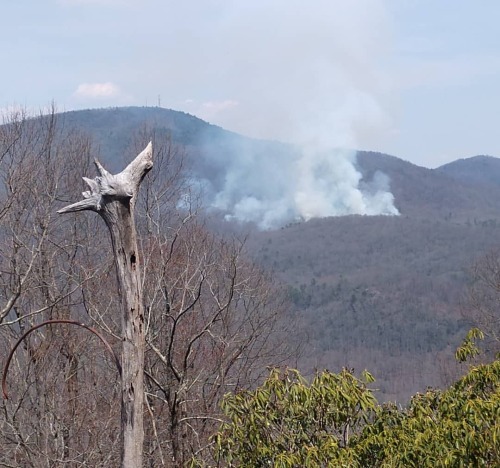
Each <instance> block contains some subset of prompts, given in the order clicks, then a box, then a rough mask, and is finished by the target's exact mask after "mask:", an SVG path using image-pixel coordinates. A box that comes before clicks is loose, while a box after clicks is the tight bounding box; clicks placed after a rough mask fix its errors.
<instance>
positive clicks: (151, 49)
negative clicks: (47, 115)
mask: <svg viewBox="0 0 500 468" xmlns="http://www.w3.org/2000/svg"><path fill="white" fill-rule="evenodd" d="M0 19H1V24H2V27H1V28H0V57H2V66H1V68H0V70H1V73H0V110H1V111H2V113H4V114H5V113H8V112H10V111H11V110H12V109H15V108H17V107H19V106H20V107H23V108H26V109H28V110H30V111H33V112H35V111H38V110H40V109H44V108H47V107H48V106H49V105H50V104H51V103H52V102H54V103H55V105H56V108H57V109H58V110H59V111H67V110H75V109H87V108H101V107H114V106H129V105H138V106H157V105H160V106H161V107H166V108H171V109H175V110H180V111H184V112H188V113H190V114H193V115H196V116H198V117H200V118H202V119H204V120H206V121H208V122H210V123H213V124H216V125H220V126H222V127H224V128H226V129H228V130H233V131H236V132H238V133H241V134H244V135H248V136H252V137H256V138H265V139H275V140H281V141H287V142H292V143H299V144H302V145H307V146H308V147H309V148H311V147H314V148H316V149H318V150H324V149H325V148H328V147H350V148H356V149H363V150H373V151H380V152H384V153H388V154H392V155H394V156H397V157H400V158H402V159H405V160H408V161H411V162H413V163H415V164H418V165H421V166H425V167H431V168H432V167H438V166H440V165H442V164H444V163H447V162H450V161H453V160H455V159H459V158H463V157H470V156H474V155H478V154H489V155H494V156H500V138H499V137H498V129H497V128H498V125H499V124H498V121H497V117H498V114H499V110H500V28H499V27H498V22H499V20H500V2H498V1H497V0H478V1H474V2H472V1H470V0H441V1H436V0H307V1H305V0H302V1H299V0H252V1H250V0H232V1H230V0H183V1H182V2H181V1H172V0H140V1H139V0H16V1H4V2H2V3H1V5H0Z"/></svg>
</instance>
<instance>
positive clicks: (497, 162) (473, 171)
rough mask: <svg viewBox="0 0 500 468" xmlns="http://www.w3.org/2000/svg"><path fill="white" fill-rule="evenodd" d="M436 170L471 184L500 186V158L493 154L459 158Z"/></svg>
mask: <svg viewBox="0 0 500 468" xmlns="http://www.w3.org/2000/svg"><path fill="white" fill-rule="evenodd" d="M436 172H438V173H440V174H446V175H447V176H449V177H451V178H453V179H455V180H459V181H461V182H465V183H468V184H471V185H479V184H482V185H492V186H496V187H499V186H500V159H499V158H494V157H493V156H474V157H472V158H467V159H459V160H457V161H453V162H451V163H449V164H445V165H444V166H441V167H439V168H437V169H436Z"/></svg>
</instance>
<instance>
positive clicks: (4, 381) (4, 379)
mask: <svg viewBox="0 0 500 468" xmlns="http://www.w3.org/2000/svg"><path fill="white" fill-rule="evenodd" d="M54 323H67V324H69V325H76V326H78V327H82V328H85V329H86V330H88V331H89V332H91V333H93V334H94V335H96V336H97V338H99V339H100V340H101V342H102V343H103V344H104V346H105V347H106V349H107V350H108V351H109V353H110V354H111V356H112V357H113V360H114V361H115V364H116V368H117V369H118V372H119V374H120V375H121V374H122V366H121V364H120V360H119V359H118V356H117V355H116V354H115V352H114V351H113V348H112V347H111V345H110V344H109V343H108V342H107V341H106V339H105V338H104V337H103V336H102V335H101V334H100V333H99V332H98V331H97V330H94V329H93V328H92V327H89V326H88V325H85V324H84V323H80V322H77V321H75V320H65V319H57V320H47V321H45V322H42V323H40V324H38V325H36V326H34V327H31V328H30V329H29V330H28V331H27V332H26V333H24V335H23V336H21V338H19V339H18V340H17V342H16V344H15V345H14V347H13V348H12V350H11V352H10V354H9V357H8V358H7V361H6V362H5V367H4V370H3V375H2V392H3V397H4V399H5V400H7V399H8V396H7V372H8V371H9V366H10V361H11V360H12V357H13V356H14V353H15V351H16V349H17V347H18V346H19V345H20V344H21V343H22V341H23V340H24V339H25V338H26V337H27V336H28V335H29V334H30V333H32V332H34V331H35V330H38V329H39V328H41V327H44V326H45V325H52V324H54Z"/></svg>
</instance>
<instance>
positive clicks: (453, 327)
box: [61, 107, 500, 401]
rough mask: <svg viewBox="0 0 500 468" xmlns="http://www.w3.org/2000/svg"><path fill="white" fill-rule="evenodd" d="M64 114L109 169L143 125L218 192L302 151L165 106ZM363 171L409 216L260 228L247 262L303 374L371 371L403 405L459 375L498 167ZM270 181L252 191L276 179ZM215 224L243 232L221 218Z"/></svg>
mask: <svg viewBox="0 0 500 468" xmlns="http://www.w3.org/2000/svg"><path fill="white" fill-rule="evenodd" d="M61 118H62V119H63V121H64V124H65V125H68V126H74V127H77V128H78V129H81V130H83V131H85V132H87V133H89V134H90V135H92V137H93V138H94V139H95V141H96V142H97V144H98V146H99V148H100V153H101V156H102V158H103V159H104V160H106V161H107V163H108V165H109V166H110V167H111V168H112V169H113V164H116V165H119V163H118V162H119V161H121V157H122V156H121V155H122V153H123V152H124V151H125V150H126V148H127V147H129V146H130V145H131V143H132V140H133V135H134V133H136V132H137V130H138V129H140V128H142V127H148V128H149V129H150V130H153V131H154V132H156V133H157V134H158V133H163V134H168V135H170V136H171V138H172V141H173V142H174V143H175V144H176V145H178V147H179V148H182V150H183V151H184V152H185V154H186V157H187V160H188V164H187V167H188V170H189V171H190V174H191V177H192V178H193V179H197V178H201V179H203V180H205V181H208V182H209V184H208V185H209V186H210V190H211V191H213V192H217V191H218V190H219V189H221V187H223V186H226V185H227V184H228V180H227V178H228V176H227V168H228V167H231V168H233V169H234V168H238V164H239V162H240V161H243V160H245V159H247V160H248V156H249V155H251V156H252V159H251V160H252V161H256V160H259V161H267V160H272V159H273V158H281V160H283V158H286V157H287V155H292V154H294V152H295V151H297V149H296V148H294V147H292V146H291V145H287V144H283V143H280V142H272V141H261V140H253V139H250V138H246V137H244V136H241V135H238V134H235V133H232V132H228V131H226V130H224V129H222V128H220V127H217V126H214V125H210V124H208V123H206V122H204V121H202V120H200V119H198V118H196V117H194V116H191V115H188V114H185V113H182V112H176V111H172V110H167V109H160V108H134V107H131V108H116V109H103V110H102V109H101V110H87V111H74V112H67V113H64V114H62V115H61ZM355 164H356V168H357V170H358V171H359V173H360V175H361V181H360V185H361V186H362V185H364V184H366V185H369V184H370V183H371V181H373V180H374V178H375V177H376V174H378V173H383V174H385V175H386V176H388V180H389V186H390V191H391V193H392V194H393V196H394V205H395V206H396V208H397V209H398V210H399V213H400V216H360V215H351V216H340V217H328V218H323V219H311V220H309V221H307V222H303V221H299V220H296V221H292V222H289V223H288V224H287V225H285V226H282V227H280V228H278V229H272V230H266V231H259V230H255V229H251V225H245V226H244V227H243V228H242V229H250V230H251V231H252V232H251V235H250V237H249V240H248V245H247V250H248V253H249V255H250V256H252V258H253V259H254V260H255V261H256V262H258V263H259V264H260V265H262V267H263V268H265V269H266V270H268V271H270V272H272V273H273V274H274V275H275V277H276V278H277V279H278V280H279V281H281V282H282V283H283V284H284V287H285V288H286V289H287V291H288V295H289V297H290V300H291V303H292V305H291V308H290V311H289V313H290V316H291V317H293V318H295V319H296V320H297V321H298V323H299V324H300V325H299V328H298V329H297V333H296V334H295V336H291V337H290V339H291V340H296V339H297V340H305V342H306V346H305V353H304V356H303V357H302V359H301V361H300V362H299V363H298V364H299V366H300V367H301V369H302V370H303V372H304V373H307V372H310V371H312V370H313V369H315V368H324V367H327V368H330V369H332V370H336V369H338V368H339V367H341V366H348V367H355V368H357V369H358V370H362V369H363V368H367V369H368V370H370V371H371V372H372V373H373V374H375V376H376V377H377V381H378V385H379V393H380V396H381V398H383V399H396V400H398V401H404V400H405V399H406V398H408V397H409V396H410V395H411V394H414V393H415V392H416V391H422V390H425V388H426V386H427V385H432V386H440V385H444V384H447V383H449V380H450V379H451V378H453V377H454V376H455V373H456V372H457V369H456V365H455V362H454V358H453V354H454V350H455V348H456V347H457V345H458V344H459V343H460V341H461V340H462V339H463V337H464V336H465V333H466V331H467V329H468V328H469V327H470V325H471V322H470V319H469V317H468V314H469V311H468V310H467V308H466V307H465V306H464V302H463V299H464V294H465V292H466V289H467V285H468V284H469V283H470V281H471V277H470V272H469V270H470V267H471V265H472V264H473V262H474V261H476V260H477V259H478V258H480V257H481V256H482V255H484V254H486V253H487V252H488V251H490V250H491V249H493V248H495V247H496V246H498V245H499V244H500V222H499V221H500V216H499V213H500V160H499V159H496V158H492V157H486V156H478V157H474V158H469V159H465V160H459V161H455V162H453V163H450V164H447V165H445V166H442V167H440V168H438V169H427V168H423V167H419V166H416V165H414V164H411V163H409V162H407V161H404V160H402V159H399V158H397V157H394V156H389V155H385V154H380V153H374V152H358V154H357V159H356V163H355ZM247 168H248V166H246V167H245V168H242V169H241V171H244V170H247ZM267 175H269V174H267ZM270 175H271V178H269V177H264V174H263V176H262V179H261V180H256V181H255V182H254V183H255V184H265V183H268V181H269V180H272V175H273V174H270ZM249 187H250V188H248V190H249V191H250V192H251V188H252V186H251V185H249ZM271 188H272V187H271ZM271 188H269V190H270V189H271ZM211 196H212V198H210V197H209V196H208V195H207V198H206V199H207V200H211V199H213V193H212V194H211ZM217 219H219V218H217ZM214 226H217V229H219V230H227V231H230V230H232V229H236V228H235V227H234V225H232V224H231V223H229V222H224V221H221V220H219V221H217V222H216V223H214Z"/></svg>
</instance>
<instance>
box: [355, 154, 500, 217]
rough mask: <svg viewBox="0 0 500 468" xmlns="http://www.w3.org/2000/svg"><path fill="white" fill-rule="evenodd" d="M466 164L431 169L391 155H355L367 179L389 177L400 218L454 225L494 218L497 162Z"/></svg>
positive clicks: (498, 185)
mask: <svg viewBox="0 0 500 468" xmlns="http://www.w3.org/2000/svg"><path fill="white" fill-rule="evenodd" d="M490 160H491V161H490ZM466 161H468V162H467V163H466V164H461V161H457V162H454V163H451V164H448V165H447V166H443V167H441V168H439V169H434V170H433V169H426V168H424V167H419V166H416V165H414V164H411V163H408V162H406V161H403V160H401V159H398V158H395V157H393V156H387V155H384V154H380V153H371V152H364V151H360V152H358V165H359V168H360V171H361V172H362V174H363V175H364V176H366V177H368V178H371V177H372V176H373V173H374V172H375V171H382V172H383V173H385V174H387V175H388V176H389V178H390V181H391V191H392V193H393V195H394V198H395V204H396V206H397V207H398V208H399V211H400V212H401V214H402V215H403V216H410V217H414V216H417V217H426V218H438V219H447V220H451V221H454V222H467V221H470V222H472V221H474V219H475V220H476V221H479V220H483V221H484V220H487V219H494V218H497V217H498V216H499V213H500V210H499V205H498V201H499V200H500V159H495V158H488V164H485V163H484V160H482V159H476V158H472V159H471V160H466ZM474 174H476V175H475V176H474ZM495 174H496V175H495ZM496 177H498V181H497V183H496V184H491V183H486V180H487V179H492V180H496Z"/></svg>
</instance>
